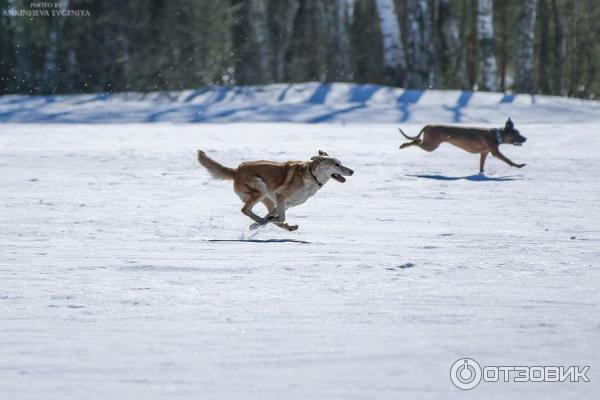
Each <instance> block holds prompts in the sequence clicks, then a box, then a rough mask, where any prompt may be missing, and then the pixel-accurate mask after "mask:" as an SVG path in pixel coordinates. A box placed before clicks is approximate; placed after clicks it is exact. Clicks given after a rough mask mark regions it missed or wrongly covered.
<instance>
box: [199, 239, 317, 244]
mask: <svg viewBox="0 0 600 400" xmlns="http://www.w3.org/2000/svg"><path fill="white" fill-rule="evenodd" d="M208 242H213V243H218V242H241V243H302V244H310V242H306V241H304V240H296V239H209V240H208Z"/></svg>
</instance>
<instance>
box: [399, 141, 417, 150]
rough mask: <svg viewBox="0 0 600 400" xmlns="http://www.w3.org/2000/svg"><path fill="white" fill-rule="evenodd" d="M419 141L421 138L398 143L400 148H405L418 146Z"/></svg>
mask: <svg viewBox="0 0 600 400" xmlns="http://www.w3.org/2000/svg"><path fill="white" fill-rule="evenodd" d="M420 142H421V140H420V139H417V140H413V141H412V142H406V143H402V144H401V145H400V148H401V149H404V148H407V147H410V146H418V145H419V143H420Z"/></svg>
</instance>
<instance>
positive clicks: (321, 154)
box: [319, 150, 329, 157]
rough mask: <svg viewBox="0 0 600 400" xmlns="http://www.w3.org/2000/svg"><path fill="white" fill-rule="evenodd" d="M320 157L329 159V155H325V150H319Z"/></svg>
mask: <svg viewBox="0 0 600 400" xmlns="http://www.w3.org/2000/svg"><path fill="white" fill-rule="evenodd" d="M319 155H320V156H321V157H327V156H328V155H329V154H327V153H325V152H324V151H323V150H319Z"/></svg>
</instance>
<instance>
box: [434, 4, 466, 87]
mask: <svg viewBox="0 0 600 400" xmlns="http://www.w3.org/2000/svg"><path fill="white" fill-rule="evenodd" d="M438 11H439V21H440V29H441V33H442V35H441V36H442V46H441V47H442V55H443V57H444V62H443V63H442V64H444V65H447V67H446V70H445V71H444V72H445V74H444V75H445V80H446V82H445V84H446V85H448V86H450V87H452V88H460V89H468V88H469V81H468V78H467V54H466V46H465V45H464V43H463V41H462V40H461V37H460V22H459V19H458V18H457V15H456V11H455V10H453V9H452V7H451V5H450V0H440V2H439V10H438Z"/></svg>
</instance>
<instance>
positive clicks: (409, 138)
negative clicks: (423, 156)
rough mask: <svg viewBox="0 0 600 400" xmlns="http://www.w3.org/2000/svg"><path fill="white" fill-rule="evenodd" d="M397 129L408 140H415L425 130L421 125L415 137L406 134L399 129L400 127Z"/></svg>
mask: <svg viewBox="0 0 600 400" xmlns="http://www.w3.org/2000/svg"><path fill="white" fill-rule="evenodd" d="M398 130H399V131H400V133H401V134H402V136H404V137H405V138H407V139H408V140H417V139H418V138H419V137H420V136H421V135H422V134H423V131H424V130H425V128H424V127H423V129H421V132H419V134H418V135H417V136H415V137H410V136H408V135H407V134H406V133H404V132H402V129H400V128H398Z"/></svg>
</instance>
